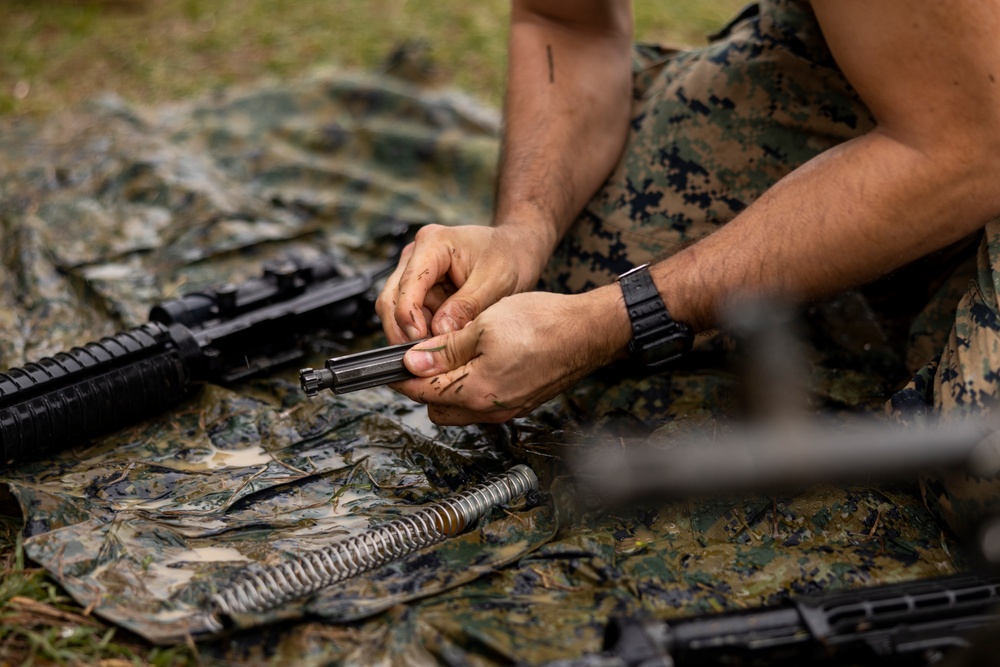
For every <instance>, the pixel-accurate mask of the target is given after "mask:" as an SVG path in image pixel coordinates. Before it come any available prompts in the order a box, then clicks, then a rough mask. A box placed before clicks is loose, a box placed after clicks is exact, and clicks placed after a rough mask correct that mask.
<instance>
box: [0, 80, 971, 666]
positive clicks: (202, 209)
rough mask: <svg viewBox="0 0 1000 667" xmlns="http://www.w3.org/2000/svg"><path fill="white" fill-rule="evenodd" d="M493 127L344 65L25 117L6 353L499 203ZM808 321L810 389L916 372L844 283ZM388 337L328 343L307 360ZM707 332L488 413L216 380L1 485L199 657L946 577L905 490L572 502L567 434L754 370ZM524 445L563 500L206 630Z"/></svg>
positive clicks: (530, 653)
mask: <svg viewBox="0 0 1000 667" xmlns="http://www.w3.org/2000/svg"><path fill="white" fill-rule="evenodd" d="M497 135H498V117H497V115H496V114H495V113H493V112H490V111H486V110H483V109H481V108H480V107H478V106H477V105H476V104H474V103H472V102H470V101H469V100H467V99H465V98H463V97H461V96H458V95H453V94H444V93H440V92H435V91H428V90H423V89H418V88H414V87H412V86H410V85H409V84H407V83H404V82H401V81H396V80H392V79H388V78H381V79H379V78H364V77H358V78H355V77H347V76H332V75H325V76H317V77H314V78H312V79H309V80H306V81H303V82H301V83H298V84H295V85H281V86H271V87H267V88H262V89H259V90H253V91H244V92H228V93H219V94H217V95H215V96H213V97H212V98H210V99H207V100H204V101H201V102H198V103H193V104H185V105H178V106H175V107H169V108H161V109H156V110H148V109H138V108H134V107H131V106H128V105H125V104H124V103H121V102H120V101H117V100H115V99H106V100H102V101H99V102H97V103H95V104H94V105H92V107H91V108H89V109H87V110H86V111H82V112H78V113H75V114H73V115H72V116H67V117H62V118H58V119H50V120H48V121H46V122H44V123H42V124H33V123H26V122H25V123H19V122H10V123H8V124H7V125H6V126H5V127H3V129H2V131H0V143H2V145H3V147H4V153H3V160H4V164H3V166H2V171H0V174H2V180H0V188H2V190H0V201H2V202H3V203H2V208H0V222H2V227H0V233H2V235H3V245H2V247H3V258H2V262H3V269H2V272H0V280H2V289H0V300H2V301H3V303H2V306H0V365H2V366H3V367H12V366H18V365H21V364H23V363H25V362H26V361H30V360H33V359H37V358H38V357H40V356H43V355H51V354H53V353H55V352H57V351H60V350H63V349H67V348H69V347H71V346H73V345H78V344H81V343H83V342H86V341H88V340H93V339H97V338H99V337H100V336H104V335H108V334H111V333H113V332H115V331H116V330H121V329H124V328H127V327H131V326H135V325H138V324H140V323H142V322H143V321H145V319H146V315H147V313H148V310H149V308H150V306H151V305H153V304H154V303H156V302H157V301H159V300H161V299H163V298H165V297H167V296H170V295H174V294H178V293H181V292H184V291H190V290H193V289H196V288H199V287H203V286H206V285H213V284H219V283H223V282H238V281H240V280H243V279H245V278H248V277H252V276H255V275H257V274H258V273H259V271H260V265H261V263H262V261H264V260H265V259H268V258H274V257H279V256H281V255H282V254H284V253H289V252H295V253H298V254H300V255H303V256H307V257H308V256H310V255H316V254H317V253H320V252H326V253H330V254H332V255H334V256H335V257H337V258H338V260H339V261H340V262H341V263H342V264H343V265H344V266H345V267H352V266H353V267H361V266H364V265H365V264H366V263H367V262H370V261H371V259H372V257H373V256H374V255H375V254H377V252H378V251H379V249H378V248H377V247H375V246H376V244H375V243H374V242H373V240H372V239H373V235H374V232H373V231H372V230H373V229H374V228H376V227H377V226H378V223H381V222H385V221H404V222H410V223H424V222H432V221H433V222H439V223H445V224H457V223H470V222H480V223H485V222H487V221H488V220H489V218H490V207H491V203H492V187H493V179H494V169H495V167H494V165H495V160H496V154H497V148H498V142H497ZM845 313H846V314H847V315H848V316H845ZM805 330H806V333H807V335H808V338H809V340H810V341H811V343H812V344H811V346H810V347H809V353H808V359H807V362H808V370H809V380H810V383H811V389H812V392H813V396H814V407H823V408H833V409H835V410H844V411H846V410H853V409H857V408H861V409H871V408H874V407H877V406H878V405H879V404H880V403H881V401H882V400H884V398H885V397H886V396H887V395H889V393H891V390H892V389H893V388H894V387H896V386H898V385H899V384H900V381H901V380H902V379H905V377H906V368H905V366H904V364H903V361H902V360H901V359H900V357H899V355H898V354H897V353H896V352H895V351H894V350H893V349H891V348H890V347H888V346H887V345H886V344H884V341H883V339H882V338H880V337H879V336H878V335H877V331H878V330H877V327H876V326H875V323H874V321H873V316H872V315H871V312H870V310H868V309H867V306H866V305H865V303H864V301H863V300H861V298H860V297H858V296H856V295H846V296H844V297H842V298H840V299H838V300H835V301H832V302H830V303H826V304H818V305H816V306H814V307H812V308H811V309H810V310H809V313H808V317H807V322H806V326H805ZM873 332H874V333H873ZM383 342H384V341H381V340H380V339H379V338H378V336H377V335H373V336H368V337H365V338H362V339H353V340H340V341H334V340H319V341H316V349H317V352H316V354H315V358H314V359H311V360H310V362H311V363H312V364H313V365H317V364H319V363H321V361H322V359H323V358H325V356H331V355H332V353H333V352H334V351H335V350H337V349H343V346H344V345H347V346H349V347H350V348H351V349H356V350H360V349H367V348H370V347H373V346H375V345H379V344H382V343H383ZM708 347H709V348H711V349H707V350H706V351H704V355H702V356H697V355H696V362H692V363H690V364H688V365H684V366H682V367H680V368H678V369H676V370H675V371H673V372H672V373H670V374H669V375H661V376H652V377H642V376H635V377H623V376H622V375H620V374H615V373H614V372H611V373H607V372H606V373H602V374H598V376H596V377H594V378H591V379H588V380H587V381H585V382H583V383H581V384H580V385H579V386H578V387H576V388H575V389H574V390H572V391H571V392H570V393H568V394H567V395H566V396H564V397H562V398H560V399H558V400H555V401H553V402H551V403H550V404H548V405H547V406H545V407H544V408H543V409H541V410H539V411H538V412H537V413H536V414H535V415H534V416H533V417H532V418H530V419H528V420H522V421H520V422H518V423H517V424H514V425H513V426H510V427H507V426H505V427H496V428H485V427H484V428H461V429H460V428H437V427H434V426H433V425H431V424H429V423H428V422H427V421H426V420H425V419H424V418H423V413H422V410H423V408H420V407H419V406H415V405H413V404H411V403H410V402H409V401H407V400H406V399H404V398H402V397H400V396H398V395H396V394H394V393H393V392H391V391H390V390H388V389H385V388H382V389H377V390H371V391H364V392H360V393H356V394H350V395H346V396H343V397H337V396H334V395H333V394H331V393H329V392H324V394H323V395H321V396H319V397H317V398H314V399H307V398H305V397H304V395H303V394H302V393H301V391H300V390H299V388H298V382H297V377H296V374H295V369H289V370H288V371H287V372H284V373H279V374H276V375H274V376H270V377H265V378H261V379H256V380H252V381H247V382H244V383H241V384H238V385H235V386H231V387H219V386H207V387H204V388H203V390H201V391H199V392H198V393H197V394H196V395H195V396H193V397H192V398H191V399H190V400H187V401H186V402H184V403H182V404H181V405H179V406H177V407H176V408H174V409H171V410H168V411H165V412H163V413H162V414H160V415H159V416H157V417H155V418H152V419H149V420H147V421H145V422H141V423H138V424H135V425H133V426H130V427H127V428H124V429H122V430H121V431H119V432H117V433H114V434H112V435H110V436H108V437H105V438H101V439H98V440H96V441H93V442H91V443H86V444H84V445H82V446H76V447H73V448H70V449H67V450H66V451H65V453H64V454H62V455H61V456H59V457H58V458H56V459H55V460H47V461H40V462H37V463H33V464H29V465H25V466H21V467H20V468H18V469H16V470H12V471H7V472H6V473H4V474H3V480H4V481H6V483H7V484H8V485H9V487H10V489H11V490H12V491H13V493H14V495H15V496H16V498H17V500H18V501H19V502H20V504H21V507H22V508H23V512H24V515H25V517H26V521H27V523H26V526H25V531H24V533H25V542H24V545H25V550H26V553H27V555H28V556H29V557H30V558H31V559H32V560H34V561H36V562H37V563H39V564H41V565H42V566H43V567H44V568H45V569H46V570H48V572H49V573H51V575H52V577H54V578H55V579H56V580H57V581H58V582H59V583H60V584H61V585H62V586H64V587H65V589H66V590H67V591H69V593H70V594H71V595H72V596H73V597H74V598H75V599H76V600H77V601H78V602H79V603H80V604H81V605H82V606H84V607H86V608H88V609H91V610H92V611H93V613H94V614H97V615H99V616H100V617H102V618H104V619H107V620H108V621H111V622H113V623H116V624H119V625H122V626H124V627H126V628H128V629H130V630H133V631H135V632H137V633H139V634H140V635H142V636H144V637H146V638H148V639H149V640H151V641H153V642H161V643H172V642H179V641H184V640H185V638H186V637H188V636H193V637H195V638H196V639H198V640H199V641H203V642H204V649H203V655H205V656H211V655H215V656H218V657H222V656H225V657H227V658H229V659H233V660H243V661H263V660H267V659H271V658H274V659H281V658H285V659H291V658H292V657H294V658H295V659H296V661H297V662H298V663H299V664H319V663H326V662H329V661H342V662H347V663H378V662H383V661H390V662H398V663H405V664H419V663H423V662H449V663H463V662H468V663H472V664H492V663H507V662H511V661H521V662H528V663H536V662H542V661H546V660H551V659H557V658H561V657H567V656H573V655H579V654H580V653H582V652H586V651H595V650H597V649H598V648H599V646H600V638H601V634H602V631H603V624H604V623H605V622H606V621H607V619H608V617H609V615H611V614H635V613H649V614H653V615H656V616H658V617H662V618H671V617H676V616H682V615H690V614H694V613H700V612H712V611H716V610H722V609H729V608H743V607H751V606H756V605H761V604H765V603H768V602H773V601H776V600H778V599H781V598H783V597H786V596H789V595H795V594H802V593H809V592H815V591H819V590H830V589H843V588H849V587H857V586H869V585H873V584H876V583H882V582H893V581H900V580H907V579H916V578H923V577H930V576H935V575H941V574H948V573H951V572H954V571H955V570H956V567H957V565H956V562H955V560H954V558H953V554H955V553H956V550H955V545H954V544H953V543H952V542H951V541H950V538H949V537H947V536H946V535H947V534H946V532H944V531H943V530H942V528H941V526H940V525H939V523H938V522H936V521H935V519H934V518H933V517H932V515H931V514H930V512H929V511H928V510H927V509H926V507H925V505H924V503H923V502H922V500H921V496H920V492H919V490H918V488H917V485H916V482H914V483H913V485H902V486H898V487H892V488H869V487H861V486H859V487H852V488H847V489H837V488H816V489H808V490H803V491H802V492H801V493H798V494H790V495H786V496H779V497H752V498H745V499H738V500H732V499H731V500H719V501H716V502H708V503H706V502H697V503H696V502H694V501H691V502H681V503H673V504H663V505H660V506H656V505H649V506H643V507H637V508H632V509H630V510H617V511H615V512H609V511H608V510H596V509H595V510H586V509H584V510H581V509H580V508H579V507H578V505H580V503H579V502H578V501H579V498H577V497H576V496H574V495H573V494H572V493H569V492H566V489H567V488H568V484H567V483H566V480H565V479H562V478H560V477H559V473H560V472H561V470H562V469H561V468H560V466H559V464H558V460H559V457H560V456H561V455H562V454H564V453H565V451H567V449H572V448H574V447H600V446H613V447H620V446H625V445H627V444H628V442H629V441H631V439H633V438H635V437H644V436H646V435H648V434H649V433H650V431H651V430H652V429H653V428H655V427H656V426H657V425H660V428H659V431H658V433H657V434H658V436H660V437H664V436H665V437H668V438H669V436H670V435H671V434H672V433H674V432H678V431H684V430H686V429H691V428H700V427H706V428H709V429H713V428H715V429H727V428H729V427H730V423H729V421H728V420H727V417H726V415H727V414H728V413H729V411H730V407H731V406H732V405H733V403H734V402H735V400H736V399H735V396H736V393H737V390H738V383H737V381H736V379H735V376H734V375H733V373H732V372H731V371H730V370H729V367H728V366H727V365H726V364H723V363H720V360H722V361H725V360H726V359H727V352H726V350H725V346H723V345H717V346H715V347H714V348H713V347H711V346H708ZM706 360H708V361H709V363H704V362H706ZM713 360H714V361H713ZM651 396H652V397H655V398H647V397H651ZM68 444H71V443H68ZM515 462H526V463H528V464H530V465H532V466H533V468H534V469H535V471H536V472H537V473H538V474H539V476H540V477H541V478H542V481H543V488H545V489H546V490H547V492H546V493H542V494H534V495H531V496H530V497H529V498H528V499H527V500H521V501H519V502H517V503H516V504H514V505H512V506H509V507H505V508H500V509H497V510H495V511H494V512H493V513H492V514H491V515H490V516H489V517H488V518H487V520H484V521H482V522H481V523H480V524H479V525H478V526H476V527H474V529H473V530H471V531H469V532H468V533H466V534H465V535H464V536H462V537H460V538H457V539H453V540H449V541H447V542H445V543H443V544H441V545H439V546H437V547H432V548H430V549H428V550H426V551H423V552H420V553H417V554H415V555H413V556H410V557H407V558H404V559H403V560H401V561H398V562H394V563H392V564H391V565H389V566H387V567H385V568H382V569H379V570H376V571H374V572H372V573H369V574H367V575H364V576H361V577H358V578H355V579H352V580H348V581H347V582H345V583H343V584H339V585H336V586H334V587H331V588H329V589H327V590H324V591H323V592H322V593H321V594H318V595H316V596H314V597H312V598H310V599H307V600H301V601H296V602H292V603H289V604H287V605H285V606H283V607H281V608H280V609H278V610H276V611H275V612H273V613H271V614H269V615H267V616H262V617H242V618H239V619H237V623H238V625H239V626H240V627H238V628H236V629H234V630H233V631H232V634H230V635H229V636H227V637H226V638H224V639H216V638H213V637H211V636H208V635H206V628H205V627H204V626H203V624H201V621H200V620H199V619H200V618H201V615H200V612H201V611H202V609H203V606H204V604H205V601H206V596H207V595H208V594H209V593H210V592H211V591H213V590H215V589H217V588H218V587H219V586H221V585H224V584H225V583H226V582H229V581H232V580H233V578H234V577H235V576H236V575H237V574H238V573H239V572H240V571H241V570H242V569H243V568H246V567H248V566H250V565H251V564H255V563H257V564H268V563H275V562H279V561H281V560H282V559H283V558H284V557H286V555H288V554H293V553H297V552H299V551H301V550H303V549H308V548H311V547H315V546H318V545H325V544H329V543H331V542H333V541H336V540H339V539H343V538H344V537H345V536H348V535H353V534H358V533H359V532H361V531H364V530H366V529H367V528H368V527H369V526H373V525H376V524H378V523H380V522H383V521H385V520H387V519H389V518H392V517H394V516H398V515H400V514H401V513H404V512H406V511H410V510H412V509H414V508H416V507H419V506H421V505H422V504H426V503H430V502H433V501H434V500H436V499H438V498H441V497H443V496H446V495H448V494H450V493H453V492H454V491H456V490H459V489H461V488H465V487H467V486H468V485H470V484H472V483H474V482H477V481H481V480H483V479H484V478H485V477H487V476H489V475H491V474H493V473H496V472H499V471H502V470H504V469H506V468H507V467H509V465H511V464H512V463H515ZM247 627H253V628H254V629H253V630H251V631H247V630H245V629H241V628H247Z"/></svg>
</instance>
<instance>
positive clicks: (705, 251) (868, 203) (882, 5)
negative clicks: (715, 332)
mask: <svg viewBox="0 0 1000 667" xmlns="http://www.w3.org/2000/svg"><path fill="white" fill-rule="evenodd" d="M813 7H814V9H815V11H816V14H817V17H818V18H819V21H820V24H821V26H822V28H823V31H824V34H825V36H826V38H827V41H828V43H829V45H830V48H831V50H832V51H833V54H834V56H835V58H836V59H837V62H838V64H839V65H840V66H841V68H842V70H843V71H844V73H845V75H846V76H847V78H848V80H849V81H850V82H851V83H852V85H854V87H855V88H856V89H857V91H858V93H859V94H860V96H861V97H862V99H863V100H864V101H865V103H866V104H867V105H868V106H869V108H870V109H871V110H872V112H873V114H874V115H875V118H876V120H877V122H878V125H877V128H876V129H875V130H874V131H872V132H870V133H869V134H867V135H865V136H863V137H860V138H857V139H855V140H852V141H849V142H847V143H845V144H843V145H841V146H839V147H837V148H835V149H833V150H830V151H827V152H825V153H823V154H822V155H820V156H818V157H817V158H815V159H814V160H811V161H810V162H808V163H807V164H805V165H803V166H802V167H801V168H800V169H797V170H796V171H795V172H793V173H792V174H790V175H789V176H788V177H786V178H785V179H783V180H781V181H780V182H779V183H777V184H776V185H775V186H774V187H773V188H772V189H771V190H769V191H768V192H767V193H765V195H764V196H763V197H761V198H760V200H759V201H757V202H756V203H755V204H754V205H752V206H750V207H749V208H748V209H747V210H746V211H744V212H743V213H742V214H741V215H740V216H739V217H738V218H737V219H736V220H734V221H733V222H732V223H730V224H729V225H727V226H725V227H724V228H722V229H721V230H719V231H718V232H716V233H715V234H713V235H712V236H709V237H708V238H706V239H704V240H703V241H702V242H700V243H698V244H695V245H694V246H692V247H690V248H688V249H686V250H685V251H683V252H681V253H679V254H678V255H676V256H674V257H672V258H670V259H668V260H666V261H664V262H661V263H660V264H659V265H657V266H656V267H654V271H653V275H654V280H655V281H656V284H657V286H658V288H659V289H660V291H661V293H662V294H663V297H664V300H665V302H666V303H667V306H668V308H669V309H670V311H671V313H672V314H673V315H674V316H675V317H676V318H677V319H679V320H683V321H687V322H690V323H692V324H694V325H695V326H696V327H697V328H706V327H709V326H711V325H712V323H713V318H714V317H715V313H716V312H717V309H718V307H719V305H720V302H721V301H722V300H724V299H725V298H727V297H728V296H729V295H730V294H732V293H734V292H736V291H737V290H750V291H753V292H757V293H762V294H776V295H781V296H784V297H790V298H793V299H804V298H812V297H816V296H821V295H825V294H829V293H832V292H835V291H837V290H840V289H843V288H847V287H851V286H855V285H858V284H861V283H863V282H866V281H868V280H871V279H873V278H876V277H878V276H879V275H882V274H884V273H886V272H889V271H891V270H893V269H896V268H898V267H899V266H901V265H903V264H904V263H906V262H909V261H912V260H914V259H916V258H918V257H920V256H922V255H924V254H926V253H928V252H931V251H933V250H936V249H939V248H941V247H944V246H945V245H947V244H949V243H951V242H953V241H956V240H958V239H960V238H962V237H963V236H965V235H967V234H969V233H971V232H972V231H974V230H976V229H977V228H979V227H981V226H982V225H984V224H985V223H986V222H988V221H989V220H990V219H991V218H992V217H994V216H996V215H998V214H1000V81H998V79H1000V39H998V38H997V35H1000V6H998V3H997V2H995V0H989V1H975V2H963V3H935V2H930V1H927V0H919V1H913V0H880V1H879V2H875V3H871V2H864V1H862V0H814V2H813Z"/></svg>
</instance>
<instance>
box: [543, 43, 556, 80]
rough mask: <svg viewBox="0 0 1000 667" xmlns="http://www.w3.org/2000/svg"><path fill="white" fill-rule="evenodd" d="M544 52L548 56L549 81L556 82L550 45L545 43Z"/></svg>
mask: <svg viewBox="0 0 1000 667" xmlns="http://www.w3.org/2000/svg"><path fill="white" fill-rule="evenodd" d="M545 54H546V55H547V56H548V57H549V83H555V82H556V67H555V63H554V62H553V60H552V45H551V44H546V45H545Z"/></svg>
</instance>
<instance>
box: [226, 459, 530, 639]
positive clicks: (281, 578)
mask: <svg viewBox="0 0 1000 667" xmlns="http://www.w3.org/2000/svg"><path fill="white" fill-rule="evenodd" d="M536 489H538V477H536V476H535V473H534V471H532V469H531V468H529V467H528V466H526V465H516V466H514V467H513V468H511V469H510V470H508V471H507V472H506V473H504V474H502V475H498V476H497V477H494V478H493V479H491V480H489V481H487V482H485V483H484V484H481V485H479V486H475V487H473V488H471V489H469V490H468V491H464V492H462V493H459V494H457V495H455V496H452V497H450V498H445V499H444V500H441V501H439V502H437V503H435V504H433V505H430V506H429V507H425V508H423V509H421V510H420V511H418V512H416V513H414V514H411V515H409V516H405V517H401V518H399V519H393V520H392V521H388V522H386V523H385V524H383V525H381V526H379V527H378V528H376V529H374V530H370V531H368V532H366V533H362V534H361V535H357V536H355V537H352V538H349V539H347V540H344V541H342V542H337V543H336V544H331V545H330V546H327V547H323V548H322V549H315V550H311V551H307V552H305V553H303V554H300V555H297V556H295V557H293V558H292V559H290V560H288V561H286V562H284V563H280V564H278V565H275V566H272V567H268V568H266V569H264V570H262V571H259V572H253V573H248V574H246V575H245V576H243V577H242V578H241V579H240V580H238V581H236V582H234V583H233V584H232V585H230V586H228V587H226V588H223V589H222V590H220V591H219V592H218V593H216V594H214V595H212V596H211V597H210V598H209V602H208V609H207V611H208V614H209V617H210V619H211V620H212V621H213V623H212V625H215V626H216V627H217V628H218V629H221V627H222V625H221V624H220V623H219V620H218V619H219V617H220V616H231V615H233V614H250V613H260V612H263V611H267V610H268V609H272V608H274V607H277V606H278V605H280V604H282V603H283V602H287V601H288V600H294V599H297V598H302V597H305V596H307V595H309V594H311V593H314V592H316V591H318V590H319V589H321V588H324V587H326V586H330V585H332V584H335V583H337V582H340V581H343V580H344V579H349V578H351V577H355V576H357V575H359V574H361V573H363V572H367V571H368V570H372V569H375V568H377V567H379V566H381V565H384V564H386V563H389V562H391V561H393V560H395V559H397V558H401V557H403V556H406V555H408V554H410V553H413V552H414V551H418V550H420V549H423V548H424V547H428V546H431V545H432V544H437V543H438V542H441V541H443V540H444V539H446V538H448V537H451V536H453V535H457V534H459V533H461V532H462V531H463V530H465V528H466V527H467V526H470V525H472V524H474V523H475V522H476V521H478V520H479V518H480V517H482V516H483V515H484V514H485V513H486V512H487V511H489V510H490V509H491V508H492V507H494V506H496V505H503V504H505V503H508V502H510V501H511V500H513V499H514V498H516V497H518V496H520V495H522V494H523V493H525V492H527V491H528V490H536Z"/></svg>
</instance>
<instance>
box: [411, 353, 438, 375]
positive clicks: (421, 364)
mask: <svg viewBox="0 0 1000 667" xmlns="http://www.w3.org/2000/svg"><path fill="white" fill-rule="evenodd" d="M406 367H407V368H409V369H410V372H412V373H416V374H417V375H423V374H424V373H426V372H428V371H429V370H431V369H432V368H434V355H433V354H432V353H431V352H424V351H422V350H410V351H409V352H407V353H406Z"/></svg>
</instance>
